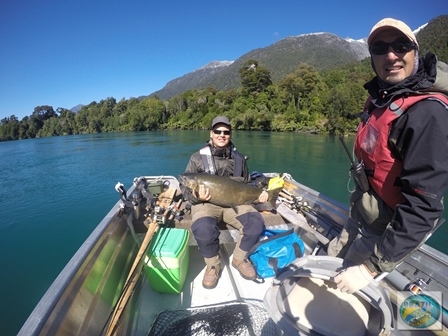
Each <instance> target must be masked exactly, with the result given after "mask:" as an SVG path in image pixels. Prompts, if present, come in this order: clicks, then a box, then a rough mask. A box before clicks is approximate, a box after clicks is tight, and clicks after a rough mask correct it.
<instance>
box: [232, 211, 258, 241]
mask: <svg viewBox="0 0 448 336" xmlns="http://www.w3.org/2000/svg"><path fill="white" fill-rule="evenodd" d="M237 219H238V221H240V222H241V224H242V226H243V233H244V235H247V236H257V237H258V236H259V235H260V234H261V233H262V232H263V230H264V227H265V226H264V220H263V217H262V216H261V215H260V214H259V213H258V212H247V213H245V214H242V215H240V216H238V217H237Z"/></svg>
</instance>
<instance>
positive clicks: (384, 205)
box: [328, 18, 448, 293]
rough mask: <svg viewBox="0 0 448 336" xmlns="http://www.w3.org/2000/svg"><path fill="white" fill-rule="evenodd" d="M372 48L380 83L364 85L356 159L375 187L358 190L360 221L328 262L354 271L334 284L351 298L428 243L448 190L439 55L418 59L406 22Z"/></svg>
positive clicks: (376, 35) (354, 208)
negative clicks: (337, 262)
mask: <svg viewBox="0 0 448 336" xmlns="http://www.w3.org/2000/svg"><path fill="white" fill-rule="evenodd" d="M367 44H368V47H369V51H370V55H371V63H372V67H373V70H374V71H375V73H376V77H375V78H373V79H372V80H371V81H370V82H368V83H367V84H365V86H364V87H365V88H366V89H367V91H368V92H369V94H370V97H369V98H368V100H367V102H366V105H365V110H364V113H363V115H362V117H361V122H360V124H359V126H358V133H357V135H356V139H355V144H354V153H355V155H356V157H357V158H358V162H360V163H362V164H363V165H364V170H363V171H364V172H365V173H366V174H365V176H366V177H367V180H368V183H365V185H366V187H365V188H362V187H361V186H360V185H361V183H359V185H357V187H356V190H355V191H354V192H353V193H352V195H351V197H350V205H351V209H350V216H351V217H352V218H353V219H355V221H352V222H350V221H349V222H347V224H346V225H345V227H344V229H343V230H342V232H341V234H340V235H339V236H338V237H336V238H335V239H334V240H332V241H331V242H330V244H329V247H328V254H329V255H333V256H338V257H341V258H344V260H345V261H346V262H347V265H355V266H350V267H348V268H347V269H345V270H344V271H342V272H341V273H340V274H338V275H337V276H336V277H335V282H336V283H337V284H338V288H340V289H341V290H342V291H344V292H348V293H353V292H356V291H358V290H359V289H361V288H363V287H365V286H366V285H367V284H368V283H369V282H370V280H371V279H372V278H373V277H374V276H376V275H377V274H378V273H381V272H390V271H392V270H393V269H394V268H395V267H396V266H397V265H398V264H399V263H401V262H402V261H403V260H404V259H405V258H406V257H407V256H408V255H409V254H410V253H412V252H413V251H414V250H415V249H417V248H418V247H419V246H420V245H421V244H423V243H424V242H425V240H426V239H427V237H428V235H429V234H430V233H431V231H432V230H433V228H434V227H435V226H436V225H437V222H438V221H439V220H440V218H441V216H442V214H443V196H444V194H445V193H446V191H447V186H448V99H447V96H446V95H444V94H442V93H438V92H439V91H440V88H441V87H442V88H445V90H446V88H447V87H448V86H447V85H448V83H440V82H439V81H440V80H443V78H445V79H446V78H447V74H443V73H442V71H443V66H440V65H442V64H441V63H438V62H437V59H436V56H435V55H434V54H432V53H427V54H426V56H425V57H423V58H419V45H418V42H417V39H416V37H415V35H414V33H413V32H412V31H411V29H410V28H409V27H408V26H407V25H406V24H405V23H403V22H402V21H399V20H395V19H391V18H387V19H383V20H381V21H379V22H378V23H377V24H376V25H375V26H374V27H373V28H372V30H371V32H370V35H369V37H368V40H367ZM438 65H439V66H438ZM444 66H445V67H446V64H445V65H444ZM440 84H442V85H441V86H439V85H440ZM444 93H445V94H447V92H444ZM361 177H362V176H361ZM359 178H360V176H358V179H359ZM355 180H356V178H355ZM362 189H364V190H362Z"/></svg>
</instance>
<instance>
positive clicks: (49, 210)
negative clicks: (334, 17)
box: [0, 131, 448, 335]
mask: <svg viewBox="0 0 448 336" xmlns="http://www.w3.org/2000/svg"><path fill="white" fill-rule="evenodd" d="M207 139H208V131H154V132H127V133H112V134H86V135H74V136H66V137H51V138H41V139H28V140H19V141H10V142H3V143H0V157H1V159H0V172H1V179H0V255H1V259H0V272H1V273H0V275H1V276H0V288H1V289H0V291H1V305H0V335H15V334H16V333H17V332H18V331H19V329H20V327H21V326H22V324H23V323H24V321H25V320H26V318H27V317H28V316H29V314H30V313H31V311H32V310H33V308H34V306H35V305H36V304H37V302H38V301H39V299H40V298H41V297H42V295H43V294H44V293H45V291H46V290H47V289H48V287H49V286H50V285H51V283H52V282H53V281H54V279H55V278H56V277H57V275H58V274H59V272H60V271H61V270H62V268H63V267H64V266H65V264H66V263H67V262H68V261H69V260H70V258H71V256H72V255H73V254H74V253H75V252H76V250H77V249H78V248H79V247H80V246H81V244H82V243H83V241H84V240H85V239H86V238H87V237H88V235H89V234H90V233H91V232H92V230H93V229H94V228H95V227H96V225H97V224H98V223H99V222H100V220H101V219H102V218H103V217H104V216H105V215H106V214H107V212H108V211H109V209H110V208H111V207H112V206H113V205H114V204H115V203H116V202H117V200H118V199H119V195H118V193H117V192H116V191H115V188H114V187H115V185H116V183H117V182H121V183H123V184H124V186H125V188H126V189H128V188H129V187H130V186H131V184H132V181H133V178H134V177H137V176H142V175H162V174H163V175H174V176H178V175H179V174H180V173H182V172H183V171H184V169H185V167H186V164H187V162H188V159H189V157H190V155H191V154H192V153H193V152H194V151H196V150H198V149H199V148H200V147H202V146H203V145H204V144H205V141H206V140H207ZM233 140H234V143H235V145H236V147H237V148H238V150H239V151H241V152H242V153H243V154H245V155H248V156H249V157H250V158H249V161H248V165H249V170H250V171H254V170H257V171H265V172H278V173H284V172H286V173H290V174H291V175H292V176H293V177H294V178H295V179H296V180H298V181H299V182H301V183H304V184H306V185H308V186H309V187H311V188H314V189H317V190H319V191H320V192H322V193H324V194H327V195H328V196H331V197H333V198H335V199H337V200H339V201H340V202H343V203H347V201H348V197H349V192H348V191H347V181H348V168H349V161H348V157H347V154H346V153H345V151H344V149H343V147H342V145H341V143H340V141H339V140H338V139H337V138H334V137H330V136H325V135H309V134H295V133H274V132H246V131H236V132H234V135H233ZM347 143H348V145H349V147H351V146H352V143H353V139H350V138H349V139H347ZM442 232H444V233H442ZM447 233H448V226H447V225H445V226H443V227H442V228H441V229H439V233H438V234H436V235H435V237H432V238H431V239H430V240H429V242H428V243H429V245H431V246H434V247H436V248H439V249H441V250H444V252H445V253H448V248H447V247H446V244H444V240H443V239H442V237H443V236H445V235H446V234H447Z"/></svg>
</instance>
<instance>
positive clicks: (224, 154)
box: [181, 116, 268, 289]
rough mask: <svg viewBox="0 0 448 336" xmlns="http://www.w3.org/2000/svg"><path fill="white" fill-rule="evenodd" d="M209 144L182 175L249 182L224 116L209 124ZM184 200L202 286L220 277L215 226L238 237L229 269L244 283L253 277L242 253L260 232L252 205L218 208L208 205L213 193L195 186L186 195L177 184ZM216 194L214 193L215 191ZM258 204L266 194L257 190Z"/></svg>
mask: <svg viewBox="0 0 448 336" xmlns="http://www.w3.org/2000/svg"><path fill="white" fill-rule="evenodd" d="M211 126H212V127H211V130H210V141H208V143H207V146H205V147H204V148H202V149H201V150H199V151H198V152H195V153H194V154H193V155H192V156H191V158H190V161H189V162H188V164H187V168H186V169H185V173H209V174H216V175H220V176H230V177H232V178H235V179H239V180H241V181H244V182H249V180H250V175H249V171H248V167H247V164H246V158H245V157H244V156H243V155H241V154H240V153H239V152H238V151H237V150H236V149H235V146H234V145H233V143H232V142H231V138H232V129H231V125H230V121H229V119H228V118H227V117H224V116H218V117H216V118H215V119H213V121H212V125H211ZM181 189H182V193H183V195H184V198H185V199H186V200H187V201H189V202H190V203H191V204H192V207H191V215H192V223H193V224H192V226H191V231H192V233H193V235H194V237H195V239H196V241H197V244H198V248H199V252H200V253H201V255H202V256H203V257H204V260H205V264H206V269H205V273H204V278H203V280H202V285H203V286H204V288H207V289H211V288H214V287H216V285H217V283H218V279H219V277H220V274H221V260H220V255H219V233H220V231H219V228H218V223H219V222H220V221H221V220H222V221H224V222H225V223H227V224H229V225H231V226H233V227H235V228H236V229H238V230H239V232H240V235H239V238H238V240H237V243H236V246H235V250H234V251H233V259H232V266H233V267H235V268H236V269H237V270H238V271H239V273H240V275H241V276H242V277H243V278H244V279H247V280H254V279H255V278H256V271H255V269H254V267H253V265H252V264H251V262H250V261H249V260H248V259H247V258H246V253H247V251H249V250H250V249H251V247H252V246H253V245H255V243H257V241H258V238H259V236H260V234H261V233H262V232H263V230H264V219H263V217H262V216H261V215H260V213H259V212H258V211H257V210H256V209H255V208H254V207H253V206H252V205H247V204H246V205H237V206H236V207H221V206H218V205H215V204H212V203H210V202H208V201H209V200H210V199H211V197H213V192H214V191H213V190H209V189H208V188H205V187H204V185H200V186H199V190H198V191H197V192H194V191H193V192H190V191H189V190H188V189H187V188H185V186H183V185H181ZM215 192H218V191H215ZM260 192H261V193H260V196H259V198H258V201H259V202H260V203H263V202H266V201H267V199H268V194H267V192H265V191H261V190H260Z"/></svg>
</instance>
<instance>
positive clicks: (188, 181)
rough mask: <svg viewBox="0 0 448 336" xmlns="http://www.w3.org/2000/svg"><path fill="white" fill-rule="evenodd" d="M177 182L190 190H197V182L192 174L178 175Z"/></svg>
mask: <svg viewBox="0 0 448 336" xmlns="http://www.w3.org/2000/svg"><path fill="white" fill-rule="evenodd" d="M179 183H180V184H182V185H184V186H185V187H187V188H188V189H190V190H197V189H198V186H199V182H198V180H197V179H196V177H195V175H194V174H188V173H185V174H180V175H179Z"/></svg>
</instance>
